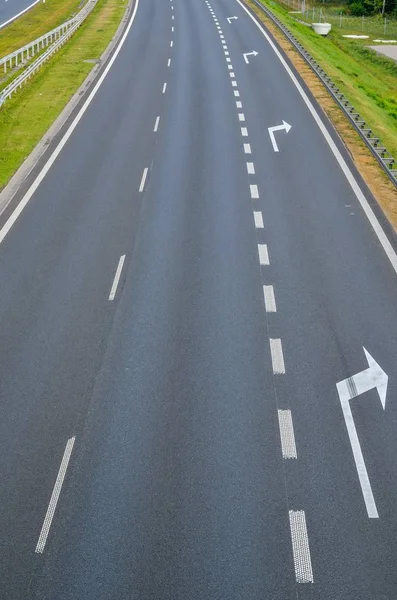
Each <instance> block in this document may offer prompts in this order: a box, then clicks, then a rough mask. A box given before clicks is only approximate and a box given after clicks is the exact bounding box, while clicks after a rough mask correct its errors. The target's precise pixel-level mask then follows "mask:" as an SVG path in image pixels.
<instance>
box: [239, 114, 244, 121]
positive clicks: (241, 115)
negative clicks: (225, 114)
mask: <svg viewBox="0 0 397 600" xmlns="http://www.w3.org/2000/svg"><path fill="white" fill-rule="evenodd" d="M238 120H239V121H245V114H244V113H238Z"/></svg>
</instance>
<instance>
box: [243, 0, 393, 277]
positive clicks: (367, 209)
mask: <svg viewBox="0 0 397 600" xmlns="http://www.w3.org/2000/svg"><path fill="white" fill-rule="evenodd" d="M236 2H238V3H239V5H240V6H241V8H242V9H243V10H244V11H245V12H246V13H247V15H248V16H249V18H250V19H252V21H253V22H254V23H255V25H256V26H257V27H258V29H259V31H260V32H261V33H262V35H263V36H264V37H265V38H266V40H267V42H268V43H269V45H270V47H271V48H272V50H273V51H274V53H275V54H276V56H277V58H278V59H279V61H280V62H281V64H282V65H283V67H284V69H285V70H286V71H287V73H288V75H289V77H290V78H291V80H292V82H293V84H294V85H295V87H296V89H297V90H298V92H299V94H300V95H301V97H302V100H303V101H304V103H305V104H306V106H307V108H308V109H309V111H310V113H311V115H312V117H313V118H314V120H315V121H316V123H317V125H318V127H319V129H320V131H321V133H322V134H323V136H324V138H325V139H326V141H327V144H328V146H329V147H330V149H331V151H332V153H333V155H334V157H335V159H336V160H337V162H338V163H339V166H340V168H341V169H342V171H343V173H344V175H345V177H346V179H347V181H348V182H349V185H350V187H351V188H352V190H353V192H354V194H355V196H356V198H357V200H358V201H359V203H360V205H361V207H362V209H363V211H364V213H365V215H366V217H367V219H368V221H369V222H370V224H371V226H372V228H373V230H374V232H375V234H376V236H377V238H378V240H379V242H380V243H381V244H382V247H383V250H384V251H385V253H386V256H387V257H388V259H389V261H390V262H391V264H392V267H393V269H394V271H395V272H396V273H397V254H396V252H395V251H394V248H393V246H392V245H391V243H390V241H389V239H388V237H387V235H386V234H385V232H384V230H383V228H382V226H381V224H380V223H379V221H378V219H377V218H376V216H375V213H374V212H373V210H372V208H371V206H370V205H369V202H368V200H367V199H366V197H365V196H364V194H363V192H362V190H361V188H360V186H359V185H358V183H357V181H356V179H355V178H354V175H353V173H352V172H351V170H350V169H349V167H348V165H347V163H346V161H345V159H344V158H343V156H342V154H341V153H340V151H339V149H338V147H337V146H336V144H335V142H334V141H333V139H332V137H331V135H330V134H329V133H328V130H327V128H326V126H325V125H324V123H323V121H322V120H321V118H320V115H319V114H318V112H317V111H316V109H315V108H314V106H313V104H312V102H311V101H310V99H309V97H308V96H307V94H306V92H305V91H304V89H303V87H302V86H301V84H300V83H299V81H298V80H297V78H296V77H295V75H294V73H293V72H292V70H291V68H290V67H289V65H288V64H287V62H286V60H285V59H284V57H283V56H282V54H281V52H280V51H279V50H278V48H277V47H276V45H275V44H274V43H273V41H272V40H271V38H270V36H269V35H268V34H267V33H266V31H265V30H264V29H263V27H262V26H261V25H260V24H259V23H258V21H257V20H256V19H255V18H254V17H253V15H252V14H251V13H250V12H249V10H248V9H247V8H246V7H245V6H244V4H243V3H242V2H241V0H236Z"/></svg>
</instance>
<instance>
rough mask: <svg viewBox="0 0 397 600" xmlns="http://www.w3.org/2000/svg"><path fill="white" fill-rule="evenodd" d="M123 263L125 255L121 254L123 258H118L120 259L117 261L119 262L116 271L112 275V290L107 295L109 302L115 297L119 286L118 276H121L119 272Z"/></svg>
mask: <svg viewBox="0 0 397 600" xmlns="http://www.w3.org/2000/svg"><path fill="white" fill-rule="evenodd" d="M124 261H125V254H123V256H120V259H119V262H118V265H117V269H116V273H115V274H114V279H113V283H112V289H111V290H110V294H109V300H110V302H112V301H113V300H114V298H115V296H116V292H117V286H118V285H119V281H120V275H121V271H122V270H123V265H124Z"/></svg>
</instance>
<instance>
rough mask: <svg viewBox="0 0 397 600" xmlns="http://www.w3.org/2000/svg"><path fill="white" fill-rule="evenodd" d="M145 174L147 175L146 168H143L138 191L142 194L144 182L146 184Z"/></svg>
mask: <svg viewBox="0 0 397 600" xmlns="http://www.w3.org/2000/svg"><path fill="white" fill-rule="evenodd" d="M147 173H148V168H147V167H145V168H144V169H143V173H142V179H141V183H140V184H139V191H140V192H143V190H144V189H145V182H146V177H147Z"/></svg>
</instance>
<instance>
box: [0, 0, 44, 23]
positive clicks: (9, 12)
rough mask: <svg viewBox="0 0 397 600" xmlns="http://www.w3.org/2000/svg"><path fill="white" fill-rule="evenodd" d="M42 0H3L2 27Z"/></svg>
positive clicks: (0, 4) (0, 3)
mask: <svg viewBox="0 0 397 600" xmlns="http://www.w3.org/2000/svg"><path fill="white" fill-rule="evenodd" d="M39 1H40V0H1V1H0V29H2V28H3V27H5V26H6V25H8V24H9V23H11V22H12V21H14V20H15V19H16V18H18V17H19V16H21V15H22V14H24V13H25V12H26V11H27V10H29V8H31V7H33V6H34V5H35V4H37V3H38V2H39Z"/></svg>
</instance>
